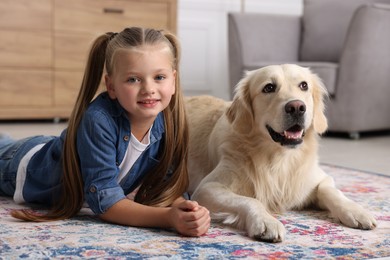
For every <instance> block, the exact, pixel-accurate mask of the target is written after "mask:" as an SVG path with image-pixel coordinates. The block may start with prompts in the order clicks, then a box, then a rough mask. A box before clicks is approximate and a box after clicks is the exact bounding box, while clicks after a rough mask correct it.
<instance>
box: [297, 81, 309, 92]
mask: <svg viewBox="0 0 390 260" xmlns="http://www.w3.org/2000/svg"><path fill="white" fill-rule="evenodd" d="M299 88H300V89H302V90H303V91H306V90H308V89H309V86H308V85H307V82H306V81H302V82H301V83H300V84H299Z"/></svg>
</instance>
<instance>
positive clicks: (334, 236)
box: [0, 165, 390, 259]
mask: <svg viewBox="0 0 390 260" xmlns="http://www.w3.org/2000/svg"><path fill="white" fill-rule="evenodd" d="M322 168H323V169H324V170H325V171H326V172H328V173H329V174H330V175H332V176H333V177H334V178H335V180H336V183H337V186H338V188H339V189H341V190H342V191H343V192H344V193H345V194H346V195H347V196H348V197H349V198H351V199H353V200H355V201H356V202H359V203H360V204H362V205H363V206H364V207H365V208H367V209H368V210H370V211H371V212H372V213H373V214H374V216H375V217H376V218H377V221H378V227H377V228H376V229H375V230H372V231H362V230H356V229H351V228H346V227H344V226H341V225H339V224H338V223H335V222H334V221H333V220H332V219H331V218H330V216H329V213H328V212H321V211H312V210H310V211H300V212H295V211H293V212H287V213H285V214H283V215H277V216H276V217H277V218H278V219H279V220H280V221H281V222H282V223H283V224H284V225H285V227H286V229H287V235H286V239H285V241H284V242H282V243H277V244H271V243H263V242H258V241H254V240H252V239H250V238H248V237H246V234H245V232H241V231H237V230H234V229H231V228H227V227H223V226H220V225H217V224H213V225H212V227H211V228H210V230H209V232H208V233H207V234H206V235H204V236H202V237H199V238H188V237H181V236H179V235H177V234H176V233H175V232H171V231H169V230H161V229H146V228H131V227H124V226H118V225H111V224H107V223H103V222H101V221H100V220H98V219H97V218H96V217H93V216H91V215H89V213H88V212H87V211H85V210H84V211H82V212H81V214H80V215H79V216H78V217H76V218H73V219H71V220H66V221H57V222H52V223H24V222H19V221H17V220H15V219H13V218H11V217H10V216H9V211H10V210H11V209H15V208H20V206H18V205H15V204H14V203H13V202H12V200H10V199H9V198H4V197H0V259H21V258H23V259H49V258H62V259H64V258H66V259H80V258H82V259H86V258H90V259H92V258H94V259H102V258H104V259H140V258H147V259H236V258H246V259H314V258H315V259H319V258H323V259H373V258H379V257H389V256H390V199H389V198H390V178H389V177H386V176H381V175H376V174H371V173H365V172H360V171H355V170H350V169H345V168H338V167H333V166H329V165H322Z"/></svg>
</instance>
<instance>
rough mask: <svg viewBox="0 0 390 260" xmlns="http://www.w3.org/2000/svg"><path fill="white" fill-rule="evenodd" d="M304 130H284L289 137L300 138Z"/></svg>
mask: <svg viewBox="0 0 390 260" xmlns="http://www.w3.org/2000/svg"><path fill="white" fill-rule="evenodd" d="M302 135H303V130H301V131H284V136H285V137H286V138H287V139H300V138H302Z"/></svg>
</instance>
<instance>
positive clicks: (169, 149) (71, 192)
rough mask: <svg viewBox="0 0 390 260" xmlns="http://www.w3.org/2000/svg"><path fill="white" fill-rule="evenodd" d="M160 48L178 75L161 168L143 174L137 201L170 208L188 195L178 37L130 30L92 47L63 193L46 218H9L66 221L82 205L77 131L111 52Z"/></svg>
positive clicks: (72, 126) (69, 138)
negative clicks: (165, 50) (166, 51)
mask: <svg viewBox="0 0 390 260" xmlns="http://www.w3.org/2000/svg"><path fill="white" fill-rule="evenodd" d="M161 43H165V44H167V45H168V46H169V48H170V50H171V52H172V67H173V69H175V70H176V80H175V82H176V83H175V84H176V85H175V94H174V95H173V97H172V99H171V101H170V104H169V105H168V107H167V108H166V109H165V110H164V111H163V114H164V121H165V129H166V131H165V135H164V140H163V142H164V146H163V147H164V148H163V151H162V152H161V153H160V154H161V155H160V158H159V159H160V163H159V164H158V166H157V167H155V168H154V169H152V170H151V171H150V172H149V173H147V174H146V177H145V178H144V180H143V183H142V185H141V187H140V189H139V191H138V193H137V195H136V197H135V201H137V202H139V203H143V204H145V205H152V206H169V205H170V204H172V202H173V201H174V200H175V199H176V198H178V197H179V196H181V195H182V194H183V193H184V192H185V191H186V189H187V187H188V172H187V154H188V138H189V135H188V125H187V120H186V117H185V110H184V104H183V94H182V91H181V87H180V73H179V62H180V45H179V43H178V40H177V38H176V37H175V36H174V35H173V34H170V33H169V32H165V31H160V30H155V29H143V28H139V27H131V28H126V29H124V30H123V31H122V32H120V33H111V32H110V33H106V34H104V35H101V36H99V37H98V38H97V39H96V40H95V41H94V43H93V45H92V47H91V50H90V53H89V57H88V62H87V66H86V69H85V73H84V78H83V81H82V84H81V88H80V91H79V94H78V97H77V100H76V105H75V107H74V108H73V111H72V113H71V116H70V118H69V125H68V129H67V133H66V139H65V143H64V148H63V157H62V164H63V177H62V180H63V182H62V188H63V189H62V195H61V197H60V199H59V201H58V202H55V203H54V204H53V207H52V208H51V209H50V211H49V212H48V213H46V214H44V215H38V214H36V213H34V212H31V211H28V210H19V211H13V212H12V213H11V214H12V216H14V217H16V218H19V219H23V220H28V221H48V220H60V219H66V218H70V217H72V216H74V215H76V214H77V213H78V212H79V211H80V209H81V207H82V205H83V203H84V191H83V180H82V176H81V172H80V163H79V157H78V153H77V146H76V137H77V136H76V135H77V129H78V127H79V124H80V121H81V118H82V116H83V114H84V112H85V110H86V109H87V107H88V105H89V104H90V102H91V101H92V100H93V98H94V96H95V95H96V93H97V91H98V88H99V84H100V81H101V79H102V76H103V72H104V68H105V69H106V72H107V74H108V75H111V73H112V70H113V69H114V68H113V64H114V58H115V53H116V51H117V50H119V49H128V48H136V47H139V46H142V45H144V44H148V45H154V44H161ZM168 172H171V173H172V174H171V177H170V178H169V180H167V179H166V174H167V173H168Z"/></svg>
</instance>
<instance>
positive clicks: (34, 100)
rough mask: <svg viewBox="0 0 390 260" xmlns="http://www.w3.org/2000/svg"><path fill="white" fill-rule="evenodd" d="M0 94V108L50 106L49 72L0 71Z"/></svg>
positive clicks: (50, 83) (50, 82) (50, 86)
mask: <svg viewBox="0 0 390 260" xmlns="http://www.w3.org/2000/svg"><path fill="white" fill-rule="evenodd" d="M0 93H1V95H0V108H10V107H24V106H30V107H31V106H38V107H45V106H50V105H51V103H52V76H51V72H50V71H27V70H4V69H0Z"/></svg>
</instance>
